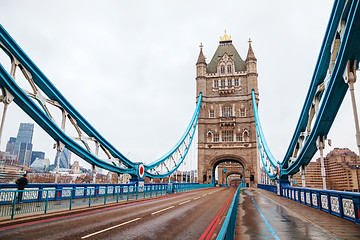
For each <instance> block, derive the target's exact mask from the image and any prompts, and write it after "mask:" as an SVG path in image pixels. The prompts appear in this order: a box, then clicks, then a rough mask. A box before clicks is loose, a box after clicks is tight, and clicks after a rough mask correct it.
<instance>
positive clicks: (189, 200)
mask: <svg viewBox="0 0 360 240" xmlns="http://www.w3.org/2000/svg"><path fill="white" fill-rule="evenodd" d="M190 201H191V200H187V201H185V202H182V203H179V205H183V204H185V203H188V202H190Z"/></svg>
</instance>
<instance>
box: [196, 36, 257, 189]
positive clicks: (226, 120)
mask: <svg viewBox="0 0 360 240" xmlns="http://www.w3.org/2000/svg"><path fill="white" fill-rule="evenodd" d="M220 39H221V41H220V44H219V46H218V48H217V50H216V52H215V54H214V56H213V58H212V59H211V61H210V63H209V64H207V63H206V59H205V57H204V54H203V51H202V48H203V46H202V45H200V54H199V57H198V61H197V63H196V86H197V96H199V93H200V92H202V94H203V99H202V104H201V111H200V116H199V121H198V177H199V183H214V182H215V179H214V178H215V169H216V167H218V168H217V169H218V173H217V176H218V181H219V183H220V184H226V182H224V181H226V178H227V174H226V171H227V170H228V171H231V173H232V174H235V173H238V174H239V175H240V176H241V178H242V179H245V182H246V183H247V184H253V183H257V179H258V177H257V176H258V172H259V170H258V157H257V146H256V129H255V119H254V112H253V107H252V99H251V90H253V89H254V90H255V93H256V94H255V95H256V102H257V104H258V102H259V99H258V96H259V95H258V87H257V85H258V84H257V76H258V74H257V70H256V63H257V60H256V58H255V55H254V52H253V50H252V47H251V41H250V40H249V49H248V54H247V57H246V60H245V61H243V60H242V59H241V57H240V55H239V53H238V52H237V50H236V49H235V47H234V45H233V44H232V40H231V39H230V37H228V36H227V35H226V33H225V35H224V37H221V38H220ZM224 179H225V180H224Z"/></svg>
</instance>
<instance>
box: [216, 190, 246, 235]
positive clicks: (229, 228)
mask: <svg viewBox="0 0 360 240" xmlns="http://www.w3.org/2000/svg"><path fill="white" fill-rule="evenodd" d="M244 187H245V184H240V185H239V187H238V188H237V190H236V193H235V195H234V198H233V200H232V202H231V205H230V208H229V211H228V213H227V215H226V218H225V221H224V223H223V225H222V227H221V229H220V232H219V234H218V236H217V238H216V240H222V239H229V240H230V239H231V240H232V239H235V238H234V237H235V226H236V219H237V212H238V205H239V196H240V189H241V188H244Z"/></svg>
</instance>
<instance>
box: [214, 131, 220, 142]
mask: <svg viewBox="0 0 360 240" xmlns="http://www.w3.org/2000/svg"><path fill="white" fill-rule="evenodd" d="M213 142H219V134H218V133H215V134H213Z"/></svg>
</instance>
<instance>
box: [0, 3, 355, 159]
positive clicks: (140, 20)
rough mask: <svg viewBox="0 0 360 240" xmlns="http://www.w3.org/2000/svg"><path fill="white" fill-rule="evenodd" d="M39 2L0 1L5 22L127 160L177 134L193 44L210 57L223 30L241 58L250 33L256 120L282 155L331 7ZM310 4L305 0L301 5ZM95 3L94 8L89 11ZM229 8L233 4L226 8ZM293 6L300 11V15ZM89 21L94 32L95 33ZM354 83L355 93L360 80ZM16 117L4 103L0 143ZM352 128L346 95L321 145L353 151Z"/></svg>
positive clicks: (188, 94) (191, 93)
mask: <svg viewBox="0 0 360 240" xmlns="http://www.w3.org/2000/svg"><path fill="white" fill-rule="evenodd" d="M20 3H21V6H22V7H19V6H20ZM38 3H42V4H41V6H39V8H38V9H35V10H34V11H35V14H34V15H36V16H37V17H33V16H32V17H29V15H28V13H27V11H26V7H23V6H27V4H30V3H26V2H22V1H13V2H12V3H7V4H6V5H5V6H4V7H3V8H2V9H1V10H0V11H1V15H0V19H1V20H2V23H3V26H4V27H5V29H6V30H7V31H8V32H9V33H10V34H11V35H12V36H13V37H14V39H15V40H16V41H17V42H18V44H19V45H20V47H21V48H23V49H24V51H25V52H26V53H27V54H28V55H29V56H30V58H32V59H33V60H34V62H35V64H36V65H37V66H38V67H39V68H40V69H41V70H42V71H43V72H44V73H45V75H47V76H48V77H49V78H50V80H51V81H52V82H53V83H54V85H55V86H56V87H57V88H58V89H59V90H60V91H61V92H62V93H63V94H64V96H65V97H66V98H67V99H68V100H69V101H70V102H71V104H73V106H74V107H75V108H76V109H78V110H79V112H80V113H81V114H82V115H83V116H84V117H85V118H86V119H87V120H89V122H90V123H91V124H92V125H93V126H94V127H95V128H96V129H97V130H98V131H99V132H100V133H101V134H102V135H103V136H104V137H105V138H106V139H108V140H109V142H111V143H112V144H113V145H114V146H115V147H116V148H117V149H119V151H121V152H122V153H123V154H124V155H126V156H127V157H129V158H130V159H131V160H132V161H134V162H136V161H143V162H150V161H152V160H154V159H157V158H159V157H161V155H162V154H163V153H165V152H167V151H168V149H170V148H171V147H172V146H173V145H175V143H176V142H177V141H178V139H179V138H180V136H181V135H182V133H183V131H184V130H185V128H186V126H187V124H188V121H189V120H190V118H191V115H192V112H193V110H194V106H195V63H196V59H197V56H198V53H199V47H198V46H199V44H200V43H201V42H202V43H203V45H204V48H203V51H204V54H205V56H207V57H211V56H212V54H213V52H214V50H215V49H216V47H217V45H218V41H219V37H220V36H222V35H223V33H224V29H227V33H228V34H229V35H231V36H232V39H233V41H234V44H235V45H236V47H237V49H238V51H239V54H240V56H241V57H242V58H244V57H245V56H246V48H247V40H248V38H249V37H250V38H251V39H252V41H253V43H252V46H253V50H254V53H255V56H256V57H257V59H258V73H259V93H260V103H259V113H260V119H261V123H262V127H263V130H264V133H265V137H266V139H267V141H268V144H269V146H270V149H271V150H272V152H273V154H274V156H275V157H276V159H277V160H278V161H281V160H282V157H283V155H284V154H285V151H286V149H287V147H288V142H289V141H290V139H291V137H292V134H293V131H294V129H295V126H296V123H297V119H298V117H299V115H300V110H301V108H302V105H303V100H304V99H305V96H306V92H307V89H308V86H309V82H310V79H311V76H312V73H313V70H314V67H315V64H316V59H317V56H318V52H319V49H320V46H321V43H322V39H323V36H324V32H325V29H326V24H327V22H328V18H329V15H330V10H331V7H332V3H331V2H327V1H318V2H316V3H313V2H311V1H307V2H306V1H305V2H304V3H303V4H299V3H283V2H281V1H280V2H274V3H271V4H270V3H267V2H266V1H260V2H259V3H252V2H247V3H236V5H234V10H228V11H229V12H226V11H224V12H220V13H218V15H216V16H214V15H213V14H212V12H211V11H210V9H214V7H216V6H218V4H217V3H216V2H211V1H210V2H201V1H200V2H199V3H191V4H190V5H191V7H188V6H187V4H183V3H180V2H178V3H176V6H177V7H176V8H174V7H173V6H172V5H171V4H170V5H169V4H162V3H161V2H156V3H152V4H149V3H146V2H141V4H143V5H144V6H147V7H148V8H141V9H140V10H139V12H137V13H136V14H130V12H131V9H135V8H136V6H137V4H139V2H137V3H126V4H124V5H122V6H121V11H120V12H118V11H114V10H113V9H116V7H114V6H116V4H115V2H114V5H113V7H112V8H110V7H109V6H106V5H98V4H96V3H95V2H93V1H89V2H87V4H86V6H85V7H82V8H81V9H82V12H80V13H79V12H78V11H77V10H76V9H78V8H77V7H79V6H80V5H83V4H81V3H79V2H78V3H75V4H74V6H73V8H69V9H68V10H69V11H68V17H67V18H66V19H63V18H62V17H61V15H59V14H58V13H57V12H56V11H55V9H64V6H63V5H61V4H58V5H56V4H55V7H54V5H52V4H50V3H47V2H41V1H39V2H38ZM234 4H235V2H234ZM310 4H311V6H312V8H308V5H310ZM204 5H206V6H208V7H205V8H203V6H204ZM29 7H30V5H29ZM98 9H100V10H101V11H95V10H98ZM200 9H201V10H202V11H199V10H200ZM235 9H237V11H238V10H240V13H239V14H233V13H235V12H233V11H235ZM159 10H160V12H159ZM152 11H153V12H152ZM94 12H96V13H97V15H95V16H94V15H93V14H94ZM10 13H11V14H10ZM13 13H15V14H13ZM105 13H107V14H105ZM299 15H306V16H307V18H306V19H302V20H301V21H300V19H299V18H297V17H298V16H299ZM183 16H188V17H187V19H184V17H183ZM260 16H261V17H263V19H265V18H266V19H267V21H266V22H264V21H261V20H260ZM24 19H26V21H25V20H24ZM43 19H47V20H48V21H43ZM84 19H87V21H84ZM126 19H131V20H132V21H127V20H126ZM164 19H167V21H164ZM284 19H287V21H284ZM77 20H79V21H77ZM54 26H56V27H54ZM89 26H93V27H94V28H91V27H89ZM95 29H96V31H98V32H97V33H98V34H95V35H94V30H95ZM67 36H72V37H71V38H69V37H67ZM104 43H105V44H104ZM129 46H130V47H129ZM89 49H91V50H89ZM119 56H121V58H119ZM125 56H126V57H125ZM4 59H5V58H4V56H2V55H0V61H1V63H3V62H5V63H6V61H4ZM207 61H208V62H209V59H207ZM105 63H106V64H105ZM140 63H141V64H140ZM4 67H8V66H4ZM119 73H120V74H119ZM20 79H21V78H20ZM99 82H100V83H99ZM355 90H356V96H357V99H359V96H360V93H359V84H358V82H357V83H356V84H355ZM129 103H131V104H129ZM359 104H360V103H358V105H359ZM10 110H11V111H12V112H10ZM18 119H24V120H20V121H28V120H29V118H28V117H27V116H26V114H25V113H23V112H22V111H21V110H19V109H18V107H17V106H15V104H14V103H12V104H11V105H10V106H9V114H8V117H7V119H6V120H5V130H4V135H3V138H2V143H3V144H2V145H1V149H4V142H5V139H8V138H9V137H10V136H11V131H13V129H14V128H15V127H14V126H13V125H14V124H15V123H16V122H17V121H19V120H18ZM30 121H31V120H30ZM35 131H36V132H37V134H36V136H34V137H36V138H37V140H36V142H37V143H38V144H39V148H40V149H43V151H45V152H46V154H47V156H49V159H51V161H52V160H53V159H54V158H55V154H56V151H55V150H52V147H53V143H54V141H53V140H52V139H51V138H50V137H49V136H47V134H46V133H45V132H44V131H43V130H42V129H40V128H39V127H38V126H36V125H35ZM354 134H355V133H354V124H353V116H352V112H351V103H350V99H349V96H346V97H345V100H344V103H343V105H342V107H341V109H340V111H339V113H338V116H337V118H336V120H335V122H334V125H333V128H332V130H331V131H330V133H329V136H328V137H329V138H331V139H332V140H333V141H332V142H333V146H332V147H327V148H325V152H329V151H330V150H331V149H332V148H334V147H348V148H350V149H351V150H352V151H355V152H356V153H357V154H358V152H357V150H356V144H355V136H354ZM192 155H196V153H195V154H194V153H190V156H192ZM314 158H317V156H315V157H314ZM193 159H194V157H193ZM195 159H196V157H195ZM81 162H82V163H83V162H84V161H81ZM188 165H193V166H194V165H196V164H190V163H189V164H188ZM87 166H89V165H87Z"/></svg>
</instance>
